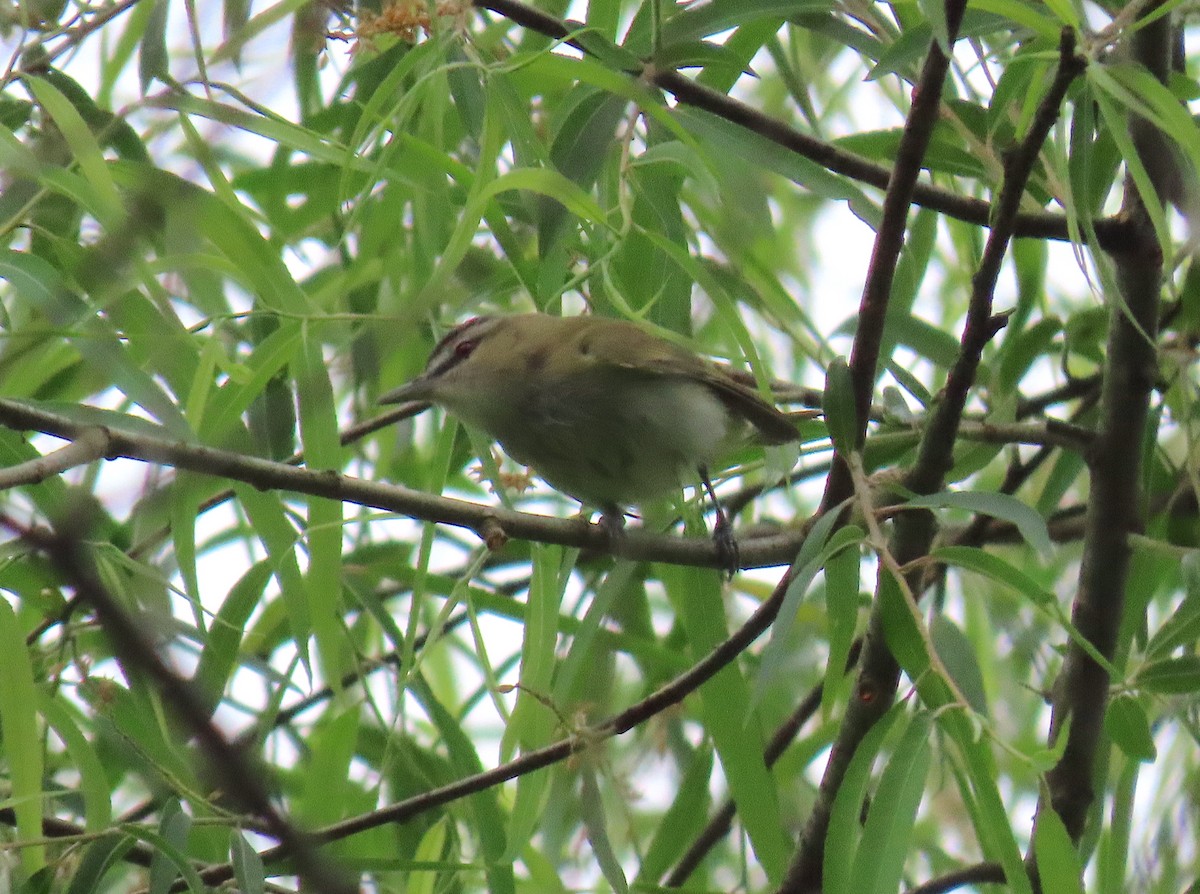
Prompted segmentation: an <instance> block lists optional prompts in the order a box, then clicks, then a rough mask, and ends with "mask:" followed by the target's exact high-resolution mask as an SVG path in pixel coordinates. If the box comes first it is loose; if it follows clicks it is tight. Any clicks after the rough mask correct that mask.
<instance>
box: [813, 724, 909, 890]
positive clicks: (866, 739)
mask: <svg viewBox="0 0 1200 894" xmlns="http://www.w3.org/2000/svg"><path fill="white" fill-rule="evenodd" d="M908 717H909V715H908V713H907V710H906V708H905V706H904V705H903V704H896V705H893V706H892V707H891V708H890V709H888V712H887V713H886V714H884V715H883V717H881V718H880V719H879V720H878V721H876V722H875V725H874V726H872V727H871V728H870V729H869V730H868V731H867V734H866V735H865V736H863V738H862V741H861V742H859V743H858V747H857V748H855V749H854V756H853V757H851V758H850V764H849V766H848V767H847V768H846V773H845V775H844V776H843V777H842V784H841V785H840V786H839V787H838V790H837V794H836V795H835V796H834V800H833V808H832V810H831V811H830V814H829V832H828V834H827V835H826V837H825V855H824V864H823V867H822V869H823V875H822V881H823V883H824V890H825V892H826V894H858V889H856V888H855V887H854V882H855V877H856V875H857V873H858V871H859V870H858V869H857V864H858V861H859V853H860V851H861V849H862V848H863V846H864V841H863V832H862V828H861V825H860V817H861V816H862V809H863V804H864V802H865V801H866V798H867V786H868V784H869V783H870V781H871V767H872V765H873V764H874V762H875V758H876V757H877V756H878V754H879V750H880V748H881V747H882V746H883V742H884V739H885V738H886V737H887V736H888V735H889V734H890V733H891V731H892V728H893V727H894V726H896V724H897V723H900V721H901V720H904V722H905V723H908V722H909V721H908ZM902 725H903V724H902ZM865 843H866V844H867V845H868V847H867V850H868V851H869V852H870V853H871V854H872V855H874V851H873V849H872V848H873V845H871V843H870V842H865Z"/></svg>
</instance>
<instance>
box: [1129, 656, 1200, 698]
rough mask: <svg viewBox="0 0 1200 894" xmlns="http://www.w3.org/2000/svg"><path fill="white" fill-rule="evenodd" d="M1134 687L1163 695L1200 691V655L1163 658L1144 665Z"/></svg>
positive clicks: (1134, 682) (1134, 681) (1135, 678)
mask: <svg viewBox="0 0 1200 894" xmlns="http://www.w3.org/2000/svg"><path fill="white" fill-rule="evenodd" d="M1133 685H1135V686H1137V687H1138V688H1140V689H1145V690H1146V691H1147V692H1157V693H1159V694H1162V695H1187V694H1191V693H1195V692H1197V691H1200V655H1181V656H1179V657H1178V658H1163V659H1160V660H1158V661H1150V662H1147V663H1146V664H1144V665H1142V667H1141V669H1140V670H1138V672H1137V676H1136V677H1134V680H1133Z"/></svg>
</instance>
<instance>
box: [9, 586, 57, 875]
mask: <svg viewBox="0 0 1200 894" xmlns="http://www.w3.org/2000/svg"><path fill="white" fill-rule="evenodd" d="M0 655H3V656H4V683H3V685H0V732H3V735H4V752H5V754H6V755H7V763H8V773H9V777H10V779H9V781H10V785H11V794H10V795H9V800H10V803H11V805H12V810H13V813H15V814H16V818H17V822H16V828H17V835H18V836H19V837H21V838H23V839H25V841H27V842H35V841H40V840H41V838H42V798H43V797H44V795H43V792H42V771H43V755H44V751H43V749H42V734H41V730H40V726H41V724H40V723H39V721H38V702H39V699H38V693H37V688H36V686H35V685H34V678H33V665H32V663H31V662H30V660H29V650H28V649H27V648H26V647H25V634H24V631H23V630H22V629H21V625H20V623H19V622H18V621H17V616H16V614H14V613H13V610H12V606H10V605H9V604H8V600H7V599H6V598H4V597H3V596H0ZM20 858H21V868H22V870H23V871H24V872H25V874H26V875H33V874H34V873H35V872H37V871H38V870H40V869H41V868H42V867H43V866H45V865H46V848H45V846H44V845H41V844H32V843H31V844H30V845H29V846H28V847H22V848H21V849H20Z"/></svg>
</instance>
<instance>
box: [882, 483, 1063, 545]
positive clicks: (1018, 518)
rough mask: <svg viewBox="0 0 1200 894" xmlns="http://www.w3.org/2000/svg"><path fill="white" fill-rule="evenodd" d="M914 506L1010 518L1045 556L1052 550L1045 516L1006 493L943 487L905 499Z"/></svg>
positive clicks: (1028, 541) (907, 504)
mask: <svg viewBox="0 0 1200 894" xmlns="http://www.w3.org/2000/svg"><path fill="white" fill-rule="evenodd" d="M905 505H906V506H910V507H912V508H914V509H916V508H923V509H960V510H963V511H966V512H977V513H981V514H983V515H990V516H992V517H993V518H999V519H1002V520H1003V521H1007V522H1010V523H1011V524H1012V525H1013V526H1014V527H1016V529H1017V530H1018V531H1019V532H1020V533H1021V536H1022V537H1024V538H1025V541H1026V542H1027V543H1028V544H1029V545H1030V546H1032V547H1033V548H1034V549H1036V550H1037V551H1038V552H1040V553H1041V554H1042V555H1043V556H1049V555H1050V553H1051V552H1053V545H1052V544H1051V541H1050V531H1049V529H1048V528H1047V527H1046V520H1045V519H1044V518H1042V517H1041V516H1040V515H1038V513H1037V512H1036V511H1034V510H1033V509H1031V508H1030V507H1029V506H1026V505H1025V504H1024V503H1022V502H1021V501H1020V500H1018V499H1017V498H1016V497H1013V496H1010V495H1009V494H1002V493H995V492H985V491H943V492H941V493H936V494H930V495H928V496H921V497H913V498H912V499H910V500H908V502H907V503H905Z"/></svg>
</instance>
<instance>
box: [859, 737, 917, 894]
mask: <svg viewBox="0 0 1200 894" xmlns="http://www.w3.org/2000/svg"><path fill="white" fill-rule="evenodd" d="M930 725H931V724H930V715H929V714H927V713H922V714H918V715H917V716H915V717H914V718H913V719H912V721H911V722H910V723H909V725H908V728H907V729H906V730H905V731H904V736H903V737H902V738H901V739H900V742H899V743H898V744H897V746H896V748H895V750H894V751H893V752H892V756H891V758H890V760H889V761H888V764H887V767H886V768H885V769H884V771H883V775H882V776H881V777H880V780H879V789H878V791H877V792H876V794H875V797H874V798H872V799H871V809H870V811H869V812H868V813H867V822H866V825H865V826H864V827H863V831H862V841H863V844H862V845H860V846H859V849H858V853H857V854H856V855H855V858H854V866H853V868H852V869H851V876H850V890H851V891H862V892H878V894H891V892H894V891H896V890H897V889H898V888H899V887H900V881H901V876H902V875H903V872H904V861H905V858H906V857H907V856H908V853H909V847H910V842H911V840H912V832H913V825H914V823H915V822H916V816H917V808H918V807H919V806H920V804H921V797H922V795H923V794H924V791H925V777H926V776H927V775H928V773H929V760H930V751H931V749H930V747H929V730H930ZM864 845H865V846H864Z"/></svg>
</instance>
